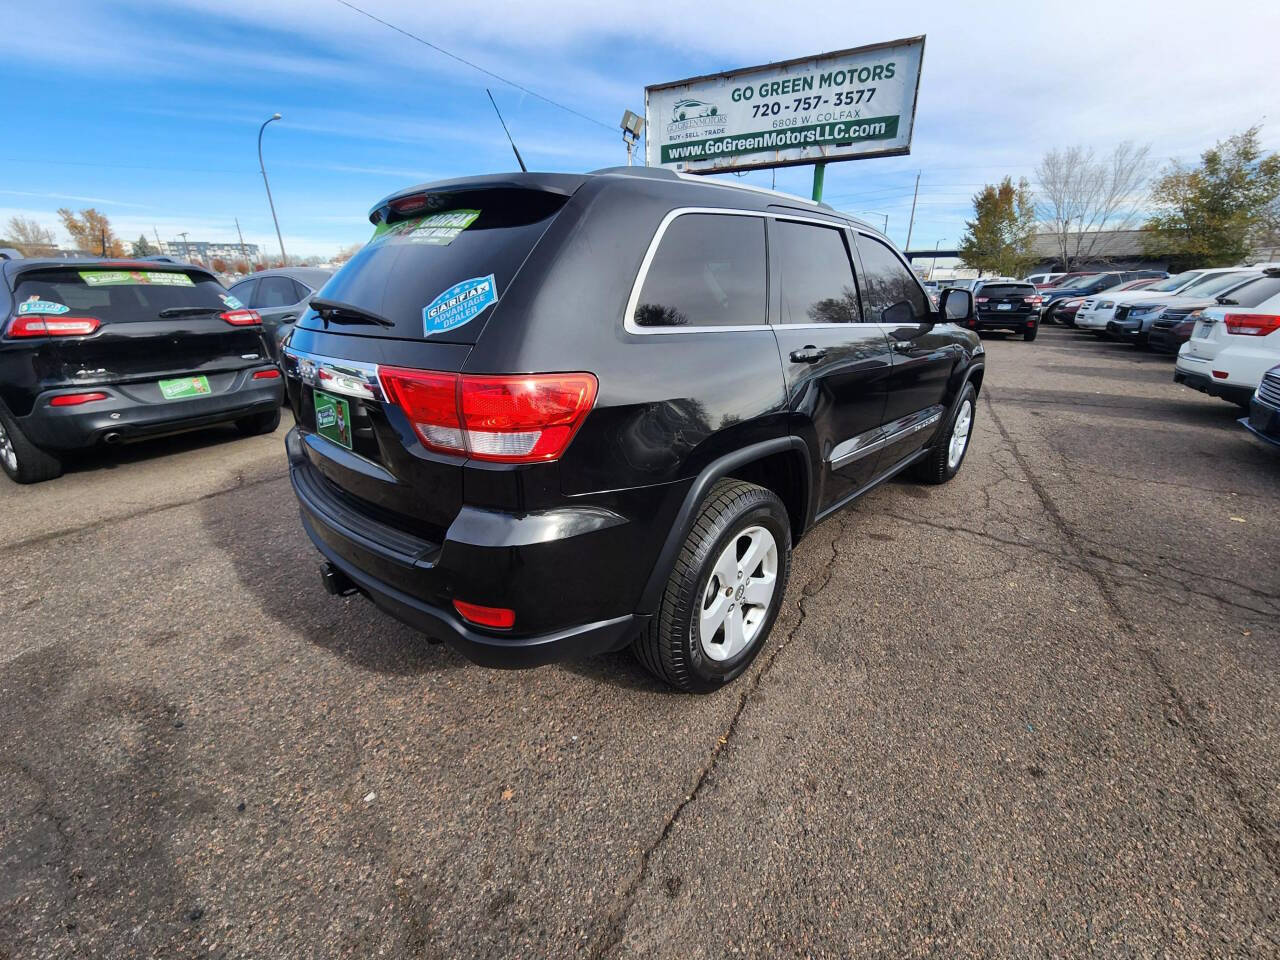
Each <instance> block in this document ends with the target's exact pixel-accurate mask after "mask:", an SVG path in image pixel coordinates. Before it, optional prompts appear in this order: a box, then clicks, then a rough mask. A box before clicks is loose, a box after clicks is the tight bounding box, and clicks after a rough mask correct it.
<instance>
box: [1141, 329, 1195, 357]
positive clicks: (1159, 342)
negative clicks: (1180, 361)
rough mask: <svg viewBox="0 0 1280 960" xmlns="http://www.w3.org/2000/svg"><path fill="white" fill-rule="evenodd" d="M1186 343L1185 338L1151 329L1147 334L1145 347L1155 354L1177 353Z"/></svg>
mask: <svg viewBox="0 0 1280 960" xmlns="http://www.w3.org/2000/svg"><path fill="white" fill-rule="evenodd" d="M1186 342H1187V338H1186V337H1182V336H1178V335H1177V334H1175V333H1173V332H1172V331H1170V330H1156V329H1153V330H1152V331H1151V332H1150V333H1148V334H1147V346H1149V347H1150V348H1151V349H1152V350H1155V351H1156V352H1157V353H1177V352H1178V350H1179V349H1181V347H1182V345H1183V344H1184V343H1186Z"/></svg>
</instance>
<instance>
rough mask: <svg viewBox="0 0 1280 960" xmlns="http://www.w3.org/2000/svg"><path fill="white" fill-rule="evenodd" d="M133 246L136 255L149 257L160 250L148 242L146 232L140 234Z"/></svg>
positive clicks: (133, 252) (133, 253)
mask: <svg viewBox="0 0 1280 960" xmlns="http://www.w3.org/2000/svg"><path fill="white" fill-rule="evenodd" d="M132 246H133V250H132V255H133V256H135V257H149V256H151V255H152V254H154V253H159V252H160V251H159V250H157V249H156V248H155V247H153V246H152V245H151V244H149V243H147V235H146V234H145V233H140V234H138V239H137V240H135V241H133V244H132Z"/></svg>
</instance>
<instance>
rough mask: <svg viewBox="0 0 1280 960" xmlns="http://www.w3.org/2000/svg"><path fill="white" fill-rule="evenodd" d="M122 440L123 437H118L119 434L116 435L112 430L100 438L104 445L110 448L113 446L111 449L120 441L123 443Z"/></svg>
mask: <svg viewBox="0 0 1280 960" xmlns="http://www.w3.org/2000/svg"><path fill="white" fill-rule="evenodd" d="M123 439H124V438H123V437H121V436H120V434H118V433H116V431H114V430H112V431H111V432H110V433H108V434H106V435H104V436H103V438H102V442H103V443H106V444H110V445H111V446H113V447H114V446H115V445H116V444H117V443H120V442H122V441H123Z"/></svg>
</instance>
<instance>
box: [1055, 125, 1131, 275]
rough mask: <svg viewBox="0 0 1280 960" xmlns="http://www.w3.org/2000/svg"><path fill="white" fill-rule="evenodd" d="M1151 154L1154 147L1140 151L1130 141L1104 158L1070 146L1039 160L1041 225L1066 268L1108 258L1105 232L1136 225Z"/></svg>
mask: <svg viewBox="0 0 1280 960" xmlns="http://www.w3.org/2000/svg"><path fill="white" fill-rule="evenodd" d="M1150 154H1151V146H1150V145H1149V144H1148V145H1147V146H1142V147H1135V146H1134V145H1133V144H1132V143H1130V142H1129V141H1127V140H1126V141H1125V142H1123V143H1120V144H1118V145H1117V146H1116V147H1115V149H1114V150H1112V151H1111V154H1110V155H1109V156H1105V157H1102V158H1101V159H1099V158H1097V157H1095V155H1094V152H1093V150H1092V149H1085V148H1084V147H1067V148H1066V149H1065V150H1050V151H1049V152H1048V153H1046V154H1045V155H1044V157H1043V158H1042V159H1041V160H1040V163H1039V165H1038V166H1037V167H1036V178H1037V179H1038V180H1039V181H1040V192H1041V194H1042V195H1043V197H1044V204H1043V211H1042V215H1041V221H1042V223H1043V224H1044V226H1045V227H1046V229H1047V231H1048V232H1049V233H1051V234H1052V235H1053V238H1054V247H1055V249H1056V251H1057V253H1058V257H1059V259H1060V260H1061V261H1062V269H1064V270H1072V269H1074V268H1075V266H1076V264H1078V263H1081V262H1083V261H1088V260H1092V259H1097V258H1102V257H1105V256H1106V253H1107V247H1108V244H1107V237H1106V234H1105V233H1104V231H1112V230H1130V229H1133V228H1134V227H1136V226H1137V224H1138V223H1139V222H1140V220H1141V214H1142V206H1143V203H1144V202H1145V200H1146V197H1147V186H1148V182H1149V181H1150V179H1151V163H1150Z"/></svg>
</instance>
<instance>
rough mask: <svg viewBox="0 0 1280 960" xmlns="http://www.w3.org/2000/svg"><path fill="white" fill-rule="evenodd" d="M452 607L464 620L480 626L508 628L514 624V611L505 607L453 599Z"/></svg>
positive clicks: (498, 628)
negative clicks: (484, 605)
mask: <svg viewBox="0 0 1280 960" xmlns="http://www.w3.org/2000/svg"><path fill="white" fill-rule="evenodd" d="M453 609H455V610H457V611H458V613H460V614H462V618H463V619H464V620H466V621H468V622H469V623H474V624H477V625H478V626H481V627H493V628H494V629H496V630H510V629H511V628H512V627H514V626H515V624H516V612H515V611H514V610H509V609H507V608H506V607H482V606H481V605H480V604H478V603H467V602H466V601H465V600H455V601H453Z"/></svg>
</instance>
